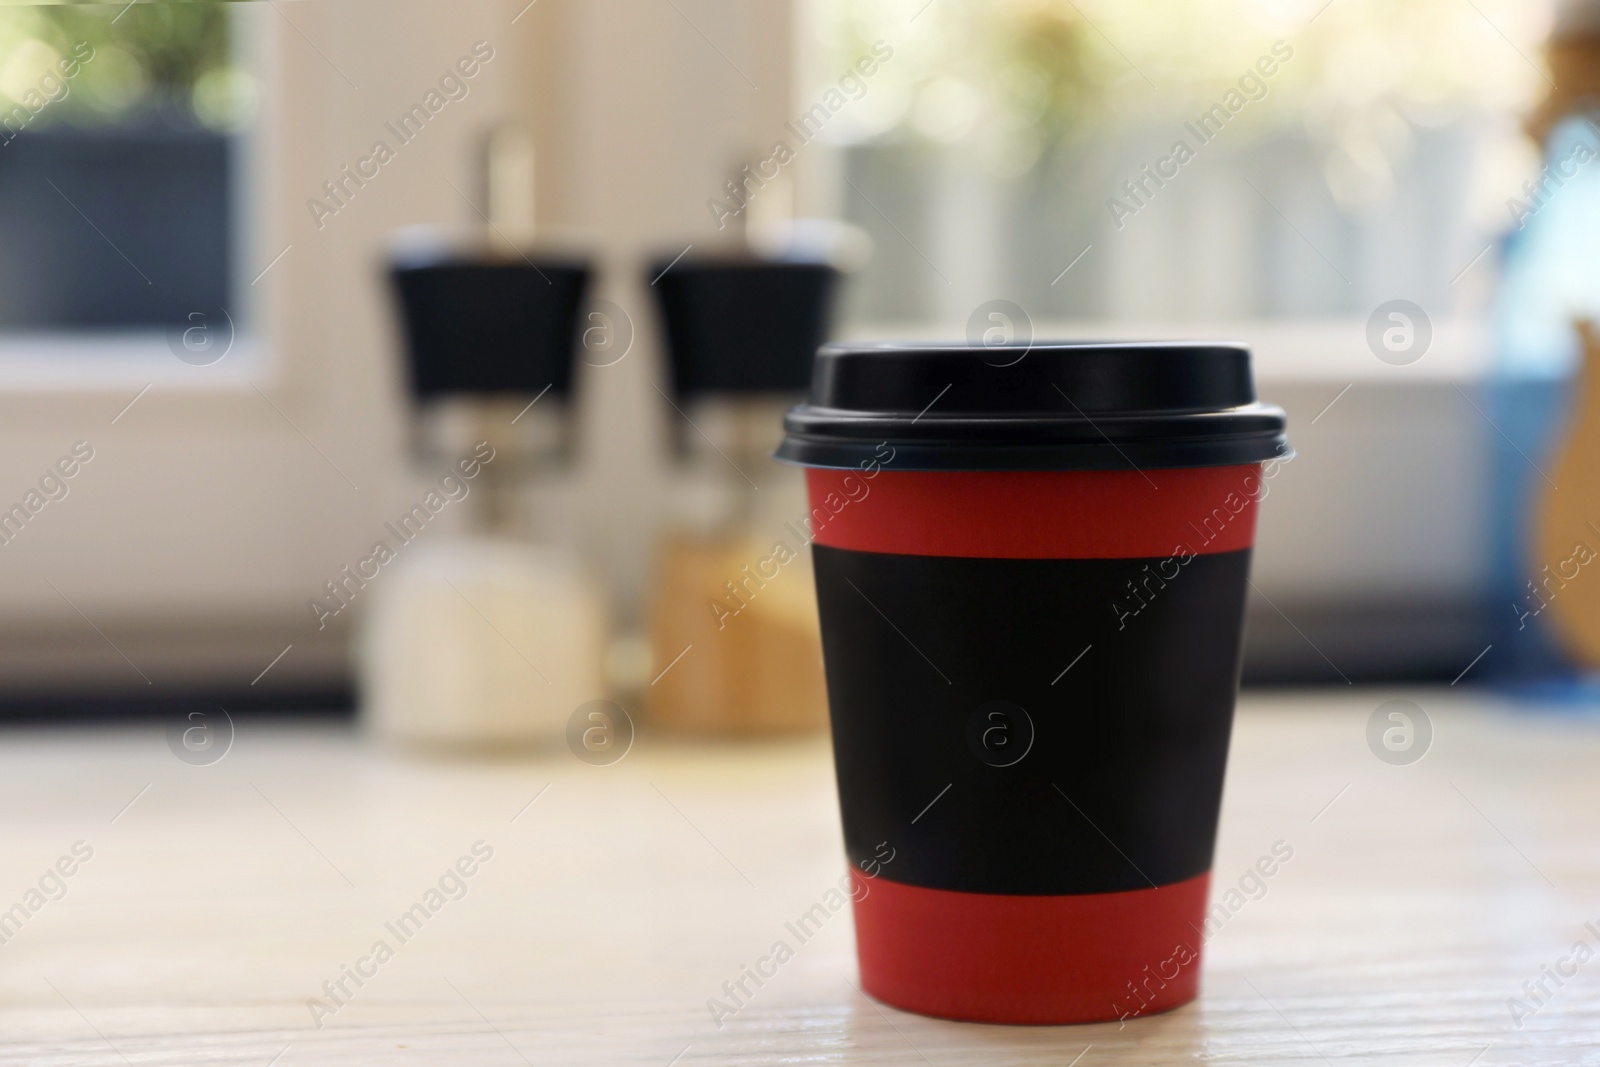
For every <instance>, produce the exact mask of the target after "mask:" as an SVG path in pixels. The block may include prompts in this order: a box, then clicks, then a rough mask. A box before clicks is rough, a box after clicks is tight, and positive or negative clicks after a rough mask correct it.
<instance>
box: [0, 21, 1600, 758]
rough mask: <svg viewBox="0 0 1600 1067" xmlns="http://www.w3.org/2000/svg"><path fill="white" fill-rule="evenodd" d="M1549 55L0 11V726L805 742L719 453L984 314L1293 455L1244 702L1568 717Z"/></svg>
mask: <svg viewBox="0 0 1600 1067" xmlns="http://www.w3.org/2000/svg"><path fill="white" fill-rule="evenodd" d="M1596 33H1600V29H1597V27H1596V26H1592V25H1590V23H1589V22H1588V21H1587V15H1586V13H1585V10H1584V9H1583V8H1582V7H1581V6H1579V7H1575V8H1571V9H1565V10H1563V11H1561V12H1558V11H1557V10H1556V8H1555V5H1553V4H1551V3H1547V2H1543V0H1536V2H1520V3H1511V2H1502V0H1482V2H1479V3H1460V2H1458V0H1413V2H1408V3H1406V4H1403V5H1393V4H1380V3H1376V2H1361V0H1335V2H1332V3H1326V2H1324V0H1307V2H1299V0H1206V2H1204V3H1196V2H1193V0H1185V2H1181V3H1180V2H1177V0H1146V2H1143V3H1140V4H1137V5H1132V4H1104V3H1097V4H1087V3H1085V4H1078V3H1074V2H1071V0H1004V2H997V0H983V2H980V0H767V2H763V3H759V4H757V3H740V2H735V0H668V2H663V3H645V2H642V0H637V2H636V0H607V2H600V3H588V4H581V5H580V4H569V3H561V2H556V0H542V2H533V3H526V0H461V2H458V3H454V4H450V5H438V4H430V3H424V2H422V0H386V2H385V3H383V4H381V5H380V4H377V3H365V2H358V0H353V2H349V3H340V4H337V5H335V4H324V3H286V4H246V3H240V4H222V3H186V4H163V3H152V4H142V3H141V4H137V5H131V6H128V7H121V6H120V5H112V6H101V5H64V6H39V7H9V6H8V7H5V8H4V9H0V98H3V99H0V104H3V105H4V106H5V107H8V108H10V111H9V112H8V113H6V114H0V280H3V284H0V445H3V447H0V508H10V509H12V510H11V511H10V512H8V513H7V518H5V519H0V531H3V533H4V537H3V540H4V543H3V544H0V568H3V569H4V574H5V579H4V581H3V582H0V627H3V629H4V631H5V632H4V635H3V638H0V706H3V707H4V708H6V709H8V710H10V711H11V712H13V713H17V714H55V713H60V712H67V711H74V710H76V711H83V710H89V711H95V712H98V713H106V714H121V713H125V712H126V713H133V712H138V711H140V710H141V709H143V710H150V709H152V708H161V709H169V708H172V707H174V706H188V704H193V705H194V706H196V707H201V706H204V707H210V706H216V705H220V706H225V707H228V708H230V709H240V708H249V707H258V708H299V709H325V710H341V709H350V708H357V707H362V708H364V709H365V714H367V715H368V716H369V717H371V718H372V719H373V721H374V723H375V724H376V725H377V727H378V728H379V729H380V730H382V731H386V732H389V733H392V734H394V735H396V736H398V737H401V738H404V739H412V740H427V739H430V738H431V739H433V740H436V741H438V740H443V741H462V742H467V743H473V742H475V741H477V742H484V741H487V742H491V743H499V742H500V741H512V740H517V739H519V738H526V737H535V736H559V735H560V734H561V732H562V731H564V730H566V729H567V727H568V725H569V717H570V716H571V715H572V714H573V713H574V712H575V709H578V708H579V707H580V706H582V705H584V704H585V702H587V701H591V700H605V701H611V702H613V705H612V706H621V707H622V708H625V709H628V711H629V714H630V715H633V716H635V717H638V718H640V719H641V721H650V720H651V719H652V718H653V719H654V720H655V721H657V722H659V723H661V724H662V725H664V726H679V727H683V728H686V729H692V730H696V731H702V732H713V733H720V732H730V733H740V732H751V731H754V732H764V731H773V730H775V731H784V730H791V729H805V728H811V727H816V726H819V725H820V724H821V723H822V722H823V713H824V709H823V707H822V696H821V683H820V666H819V664H818V657H817V652H816V644H815V633H814V628H815V622H814V619H813V618H812V617H811V616H812V614H813V613H814V608H813V607H812V601H811V589H810V579H809V577H808V576H807V575H806V574H805V573H804V571H803V568H804V566H805V564H804V561H803V560H800V561H798V562H797V563H796V564H795V565H794V566H792V567H791V566H788V565H787V564H784V565H782V566H781V567H780V568H779V570H778V573H779V575H780V576H779V577H777V578H772V577H771V571H770V570H763V569H762V561H764V560H765V559H766V558H767V557H770V556H771V554H772V548H773V544H774V542H776V541H780V540H785V541H787V542H788V543H789V544H790V545H791V546H796V547H798V545H799V543H800V542H799V541H798V540H797V539H796V538H794V537H793V536H792V535H791V533H790V532H789V529H790V528H789V526H788V525H787V524H788V523H790V522H792V521H793V520H795V519H797V518H799V517H800V516H803V515H804V514H805V511H806V507H805V504H804V500H803V495H802V493H801V482H800V480H799V478H798V476H797V475H796V474H795V473H794V472H792V471H788V470H784V469H781V468H779V467H778V466H776V465H775V464H773V463H772V462H771V461H770V460H768V459H767V458H766V452H767V450H768V449H769V448H770V447H771V445H772V444H773V443H774V442H775V440H776V437H777V433H778V416H779V414H780V413H781V411H782V409H783V407H784V405H785V404H787V403H790V402H792V401H793V399H794V397H795V395H796V392H797V388H798V387H799V386H800V385H801V384H802V383H803V381H804V367H803V362H802V363H799V364H797V363H796V359H797V358H798V359H799V360H801V361H803V360H804V358H805V353H806V352H807V351H808V350H809V348H810V347H811V346H812V344H813V343H814V341H815V340H818V339H821V338H824V337H835V338H866V337H887V336H896V337H952V338H958V337H962V336H974V331H976V332H977V334H980V335H981V334H983V333H985V332H986V331H989V330H1000V331H1002V332H1003V333H1005V334H1006V336H1007V338H1008V339H1014V340H1020V341H1026V340H1027V339H1028V338H1030V337H1031V338H1043V337H1051V338H1064V339H1085V338H1123V337H1187V338H1195V337H1205V338H1223V339H1237V340H1243V341H1247V342H1249V343H1250V344H1251V345H1252V346H1253V347H1254V349H1255V352H1256V357H1257V377H1258V388H1259V391H1260V393H1261V395H1262V396H1263V397H1264V398H1265V399H1268V400H1270V401H1273V402H1276V403H1279V404H1282V405H1283V406H1284V407H1286V408H1287V409H1288V411H1289V415H1290V433H1291V440H1292V441H1293V443H1294V445H1295V448H1296V449H1297V453H1298V455H1297V458H1296V459H1295V460H1294V461H1293V462H1292V463H1290V464H1288V465H1287V466H1285V467H1284V468H1283V470H1282V472H1281V474H1280V475H1279V476H1278V477H1277V478H1276V479H1275V481H1274V482H1273V484H1272V490H1271V494H1270V496H1271V499H1270V500H1269V502H1268V503H1267V504H1266V505H1265V507H1264V508H1263V510H1262V514H1261V528H1260V536H1259V542H1258V550H1257V555H1256V561H1255V564H1254V576H1255V584H1256V586H1257V590H1256V592H1255V593H1253V594H1252V597H1253V599H1252V602H1251V608H1250V621H1249V628H1248V637H1247V642H1246V653H1245V678H1246V681H1247V683H1267V684H1294V685H1338V686H1344V685H1346V684H1354V683H1361V682H1371V681H1386V682H1389V681H1406V680H1417V681H1444V682H1449V681H1452V680H1460V681H1461V684H1463V685H1465V684H1473V683H1481V682H1487V681H1496V680H1497V681H1498V682H1499V683H1500V684H1503V685H1508V686H1521V687H1526V688H1528V689H1529V690H1530V691H1532V690H1538V691H1541V692H1549V693H1552V694H1556V695H1559V694H1560V693H1562V692H1569V693H1570V692H1581V691H1583V672H1582V671H1581V670H1580V669H1578V668H1577V666H1576V665H1577V664H1578V663H1579V662H1580V661H1581V660H1582V659H1583V657H1582V656H1581V655H1580V654H1578V653H1577V652H1575V651H1574V649H1577V648H1581V647H1582V642H1581V640H1576V639H1573V638H1570V637H1568V636H1565V635H1563V634H1562V633H1560V632H1559V625H1558V626H1557V627H1555V628H1552V627H1550V626H1548V625H1547V624H1548V623H1549V622H1550V620H1551V618H1554V617H1555V614H1554V613H1552V615H1549V616H1541V615H1540V613H1539V612H1536V611H1534V610H1533V609H1534V608H1536V607H1539V608H1542V606H1543V605H1544V603H1545V602H1546V601H1549V600H1550V599H1551V593H1550V590H1551V589H1552V587H1551V586H1550V585H1549V584H1547V581H1548V580H1547V578H1541V571H1540V568H1539V566H1538V565H1536V563H1535V561H1534V559H1533V557H1532V555H1530V552H1531V550H1530V549H1529V548H1528V547H1527V546H1528V544H1529V543H1530V540H1531V538H1532V534H1530V532H1529V531H1530V530H1532V529H1533V528H1534V515H1535V513H1536V512H1537V510H1538V507H1539V505H1538V494H1539V492H1540V487H1541V486H1543V485H1544V484H1545V483H1546V482H1548V481H1549V479H1548V478H1547V477H1545V472H1546V471H1547V470H1548V469H1549V466H1550V464H1551V463H1553V462H1555V460H1554V459H1553V458H1551V457H1552V456H1553V454H1554V453H1555V451H1556V450H1558V449H1559V448H1560V445H1561V440H1562V439H1561V436H1560V431H1561V427H1563V426H1564V425H1566V423H1565V419H1566V413H1567V412H1568V410H1569V409H1570V406H1571V401H1570V399H1569V396H1568V393H1569V389H1568V386H1567V383H1568V382H1569V380H1570V379H1571V376H1572V374H1573V372H1574V369H1575V368H1576V366H1577V365H1578V361H1579V353H1580V348H1581V346H1580V343H1579V340H1578V334H1577V333H1576V332H1575V331H1574V328H1573V322H1574V321H1575V320H1576V319H1579V318H1582V317H1583V312H1584V310H1585V309H1586V308H1587V307H1589V306H1590V304H1592V303H1593V298H1592V296H1591V293H1590V291H1591V290H1594V289H1596V286H1595V284H1594V283H1595V280H1596V279H1597V278H1600V271H1596V270H1595V267H1594V264H1593V261H1592V257H1587V259H1588V261H1587V262H1585V258H1586V257H1584V256H1583V255H1582V254H1581V250H1582V239H1583V238H1584V235H1585V234H1586V233H1587V232H1588V230H1587V229H1586V227H1593V226H1595V225H1596V218H1597V213H1596V205H1597V204H1600V200H1597V198H1596V193H1597V191H1600V185H1597V184H1596V177H1595V173H1591V172H1590V170H1589V169H1588V168H1587V167H1585V166H1584V164H1585V163H1587V162H1588V160H1589V159H1590V158H1592V157H1593V155H1594V152H1593V150H1592V149H1591V148H1590V147H1589V145H1591V144H1593V143H1594V138H1595V131H1594V130H1593V128H1592V127H1591V126H1590V125H1589V124H1588V123H1587V120H1586V118H1585V117H1584V116H1585V114H1586V111H1585V107H1586V104H1585V103H1584V101H1582V100H1581V99H1580V97H1581V96H1582V89H1581V87H1582V86H1583V85H1585V78H1587V79H1589V80H1590V81H1593V80H1595V76H1594V75H1593V74H1590V73H1587V72H1589V71H1590V70H1591V69H1592V67H1591V66H1590V65H1586V62H1587V60H1588V59H1590V58H1592V57H1590V56H1589V54H1588V52H1586V51H1585V49H1586V48H1587V47H1588V44H1589V43H1590V42H1591V41H1592V40H1593V39H1594V34H1596ZM1552 38H1554V40H1555V41H1556V42H1557V43H1556V45H1555V46H1554V47H1555V50H1554V51H1552V45H1551V41H1552ZM1562 42H1565V44H1563V43H1562ZM1562 47H1566V48H1567V49H1568V51H1567V52H1566V53H1562V52H1561V48H1562ZM1562 55H1566V56H1567V57H1568V60H1569V61H1570V64H1571V70H1572V71H1573V72H1574V73H1573V76H1572V77H1571V79H1567V78H1565V77H1563V78H1561V79H1560V80H1561V81H1562V82H1563V83H1564V84H1563V87H1562V89H1560V90H1557V89H1556V87H1555V81H1556V79H1554V78H1553V77H1552V73H1551V72H1552V71H1553V70H1558V69H1562V68H1560V66H1559V64H1560V62H1561V61H1562V60H1561V56H1562ZM1530 121H1531V122H1532V125H1531V127H1530ZM1530 129H1531V132H1530ZM1180 145H1181V146H1182V148H1181V149H1180V148H1179V146H1180ZM380 146H382V147H381V148H380ZM1580 148H1581V150H1580ZM1546 164H1550V165H1551V167H1552V168H1554V169H1555V171H1556V175H1557V176H1556V177H1555V178H1554V179H1552V178H1551V177H1550V171H1547V170H1545V169H1543V168H1545V167H1546ZM497 287H503V288H497ZM530 287H531V288H530ZM496 294H500V295H499V296H498V297H497V296H496ZM1397 302H1398V303H1397ZM508 308H509V310H508ZM519 315H520V316H522V317H521V318H518V317H517V316H519ZM552 324H553V325H552ZM796 347H798V349H799V352H800V355H799V356H798V357H796V356H795V355H794V354H793V352H791V351H790V349H794V348H796ZM490 350H492V351H493V353H495V354H494V355H492V356H491V355H485V353H486V352H489V351H490ZM797 367H798V369H797ZM480 444H481V445H483V446H484V447H485V448H487V451H481V450H479V446H480ZM491 454H492V455H493V459H492V460H488V461H486V462H485V461H484V457H485V456H487V455H491ZM86 455H87V456H91V457H92V458H87V459H86V458H85V456H86ZM473 456H476V457H477V462H476V463H474V462H472V457H473ZM463 463H466V464H468V465H469V466H472V467H474V470H473V473H472V474H470V475H469V474H467V468H466V467H465V466H463ZM69 468H70V469H71V471H72V473H71V474H70V475H69V474H68V473H67V471H68V469H69ZM430 494H431V496H430ZM434 502H437V503H438V506H437V507H435V506H434ZM13 505H15V507H13ZM419 507H420V508H421V517H420V518H416V519H414V520H413V521H412V523H411V525H410V526H407V525H406V521H405V519H404V517H405V516H414V515H416V514H417V509H418V508H419ZM18 508H20V512H19V511H18V510H17V509H18ZM380 542H381V543H383V544H384V545H385V548H386V550H387V555H386V554H385V553H380V552H378V551H377V545H378V543H380ZM1597 543H1600V542H1597ZM1560 561H1561V557H1555V558H1552V560H1551V561H1550V562H1551V565H1552V566H1554V565H1555V564H1557V563H1559V562H1560ZM1540 562H1542V561H1540ZM751 568H755V569H756V573H757V577H756V578H755V579H754V580H752V579H751V578H750V574H751V573H752V572H751V570H750V569H751ZM761 574H766V575H767V577H766V578H765V579H762V578H761V577H760V575H761ZM1535 583H1541V584H1539V585H1535ZM1541 590H1542V591H1543V593H1544V595H1543V596H1542V597H1539V598H1538V599H1537V600H1535V599H1529V597H1530V595H1534V594H1538V593H1539V592H1540V591H1541ZM1557 602H1559V601H1557ZM718 605H720V609H719V606H718ZM474 709H477V710H474ZM586 714H587V713H586ZM585 721H588V720H585ZM595 721H598V720H595Z"/></svg>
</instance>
